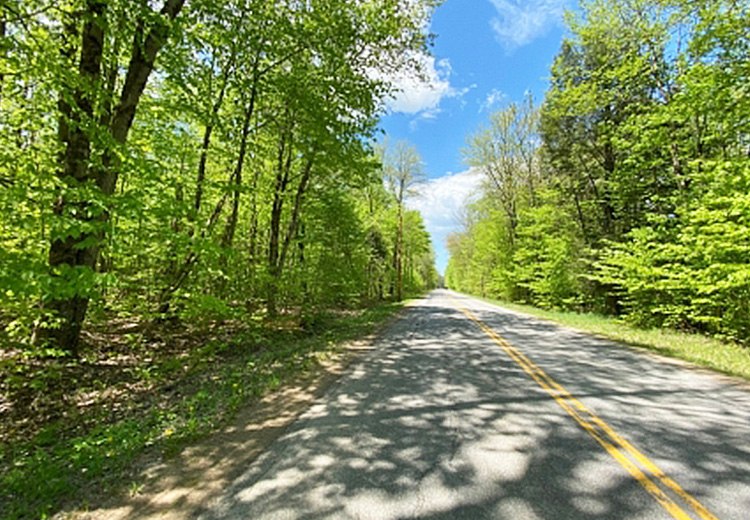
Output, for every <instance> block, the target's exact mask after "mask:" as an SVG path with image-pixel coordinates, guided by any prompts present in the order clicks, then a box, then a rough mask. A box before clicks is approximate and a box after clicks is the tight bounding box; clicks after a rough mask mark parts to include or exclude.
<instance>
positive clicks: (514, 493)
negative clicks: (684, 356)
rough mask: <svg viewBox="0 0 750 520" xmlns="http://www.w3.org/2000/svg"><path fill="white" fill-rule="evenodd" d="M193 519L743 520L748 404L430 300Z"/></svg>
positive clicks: (659, 367)
mask: <svg viewBox="0 0 750 520" xmlns="http://www.w3.org/2000/svg"><path fill="white" fill-rule="evenodd" d="M490 334H493V335H499V336H495V337H494V338H493V337H491V335H490ZM200 518H201V520H219V519H253V520H270V519H295V520H298V519H299V520H309V519H318V518H332V519H384V520H385V519H388V520H396V519H406V518H422V519H452V518H456V519H472V520H475V519H542V518H543V519H555V520H557V519H577V520H578V519H580V520H585V519H594V518H596V519H660V518H666V519H668V518H704V519H707V518H722V519H747V518H750V390H748V386H747V385H746V384H744V383H742V382H739V381H736V380H732V379H729V378H726V377H723V376H719V375H715V374H712V373H709V372H707V371H703V370H697V369H694V368H689V367H685V366H681V365H680V364H677V363H674V362H670V361H668V360H664V359H661V358H657V357H655V356H653V355H648V354H644V353H643V352H640V351H637V350H634V349H632V348H627V347H623V346H620V345H617V344H616V343H613V342H610V341H606V340H602V339H599V338H595V337H592V336H588V335H585V334H582V333H578V332H576V331H573V330H570V329H566V328H562V327H557V326H555V325H552V324H550V323H548V322H545V321H541V320H537V319H533V318H530V317H527V316H525V315H521V314H517V313H514V312H511V311H508V310H504V309H502V308H500V307H497V306H493V305H490V304H487V303H484V302H480V301H478V300H474V299H471V298H467V297H465V296H462V295H458V294H456V293H451V292H450V291H435V292H433V293H431V294H430V295H429V296H428V297H426V298H425V299H422V300H419V301H417V302H416V303H415V304H414V305H413V306H412V307H410V308H409V309H408V311H407V312H406V313H405V314H404V316H403V317H402V318H401V319H400V320H398V321H397V322H395V323H394V324H393V326H391V327H390V329H389V330H388V331H387V332H386V333H385V334H384V335H383V336H382V337H381V339H380V340H379V341H378V344H377V347H376V348H375V349H374V350H373V351H372V352H370V353H369V354H368V355H367V356H366V357H365V358H363V359H362V360H361V361H360V362H359V363H358V364H357V365H355V366H354V367H353V368H352V369H351V370H350V371H349V372H348V373H347V374H346V375H345V376H343V377H342V378H341V380H340V381H339V382H338V383H337V384H336V385H334V386H333V387H332V388H331V390H330V391H329V392H328V393H327V394H326V395H325V396H324V397H323V398H322V399H321V400H319V401H318V402H317V403H316V404H315V405H313V406H312V407H311V408H310V410H309V411H308V412H306V413H305V414H304V415H303V416H302V417H301V418H300V419H299V420H298V421H297V422H296V423H294V424H293V425H292V426H291V427H290V428H289V430H288V432H287V433H286V434H285V435H283V436H282V437H280V438H279V439H278V440H277V441H276V442H275V443H274V444H273V445H272V446H271V448H270V449H269V450H268V451H267V452H266V453H264V454H263V455H262V456H261V457H260V458H258V459H257V460H256V461H255V462H254V463H253V464H252V465H251V466H250V467H248V469H247V471H246V472H245V474H244V475H242V476H241V477H240V478H239V479H237V480H236V481H235V482H234V483H233V484H232V485H231V486H230V487H228V488H227V489H226V490H225V494H224V495H223V496H222V497H221V498H219V499H217V500H215V501H213V502H212V503H210V504H207V505H206V507H205V509H204V510H203V511H202V513H201V515H200Z"/></svg>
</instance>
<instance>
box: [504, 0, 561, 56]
mask: <svg viewBox="0 0 750 520" xmlns="http://www.w3.org/2000/svg"><path fill="white" fill-rule="evenodd" d="M490 2H492V5H494V6H495V10H496V11H497V17H495V18H493V19H492V20H490V25H492V29H493V30H494V31H495V36H496V37H497V39H498V41H499V42H500V43H501V44H502V45H503V46H504V47H505V48H506V50H507V51H512V50H514V49H516V48H518V47H522V46H524V45H526V44H528V43H531V42H532V41H534V40H535V39H536V38H538V37H539V36H543V35H544V34H545V33H546V32H547V31H548V30H549V29H550V28H551V27H553V26H554V25H555V24H559V23H561V22H562V17H563V13H564V11H565V6H566V5H568V4H570V3H571V0H490Z"/></svg>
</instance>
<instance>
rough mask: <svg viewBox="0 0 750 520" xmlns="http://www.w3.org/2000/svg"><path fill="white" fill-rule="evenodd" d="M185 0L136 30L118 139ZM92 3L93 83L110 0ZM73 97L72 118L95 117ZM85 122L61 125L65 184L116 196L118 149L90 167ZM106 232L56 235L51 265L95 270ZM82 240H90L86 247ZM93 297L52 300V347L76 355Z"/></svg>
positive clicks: (117, 120)
mask: <svg viewBox="0 0 750 520" xmlns="http://www.w3.org/2000/svg"><path fill="white" fill-rule="evenodd" d="M184 3H185V0H166V2H165V3H164V6H163V7H162V9H161V12H160V15H161V17H160V18H159V19H157V20H156V21H155V22H154V25H153V26H152V27H151V29H150V30H149V31H148V33H147V34H146V36H145V38H144V39H143V41H141V38H142V36H143V33H144V31H145V23H144V22H143V21H141V22H140V23H139V30H137V31H136V35H135V41H134V44H133V52H132V55H131V59H130V63H129V65H128V71H127V74H126V77H125V83H124V85H123V88H122V92H121V95H120V100H119V102H118V104H117V107H116V108H115V111H114V114H113V115H112V118H111V124H110V126H109V128H108V129H107V130H108V132H109V134H110V135H111V137H112V138H113V140H114V141H115V142H116V143H119V144H124V143H125V142H126V141H127V137H128V133H129V131H130V128H131V126H132V124H133V119H134V117H135V112H136V109H137V107H138V103H139V101H140V98H141V95H142V94H143V91H144V89H145V87H146V83H147V82H148V78H149V76H150V74H151V72H152V71H153V68H154V61H155V59H156V55H157V53H158V52H159V50H160V49H161V48H162V47H163V46H164V44H165V43H166V40H167V36H168V34H169V21H170V20H173V19H174V18H175V17H176V16H177V14H178V13H179V12H180V10H181V9H182V7H183V5H184ZM87 6H88V12H89V14H90V15H91V16H92V18H91V19H90V20H88V21H87V22H86V24H85V26H84V29H83V33H82V38H81V43H82V45H81V58H80V66H79V74H80V75H81V76H82V77H84V78H86V79H87V81H86V82H85V84H87V85H90V86H94V85H96V84H97V82H98V81H99V79H100V75H101V70H100V69H101V59H102V54H103V44H104V32H103V27H105V23H104V20H103V19H102V17H103V13H104V10H105V8H106V6H107V2H106V1H102V0H89V1H88V2H87ZM73 99H74V100H75V102H76V104H77V105H78V109H79V110H78V111H77V112H76V111H72V110H71V112H70V113H71V114H72V115H71V120H75V121H76V122H82V119H81V117H82V116H83V117H85V118H89V119H90V118H91V116H92V115H93V112H94V111H93V106H92V102H91V100H90V99H89V93H86V92H80V91H78V92H75V93H74V96H73ZM60 108H61V117H63V118H64V117H65V111H66V107H65V106H64V103H61V106H60ZM85 126H88V125H78V124H77V125H73V126H71V125H68V124H67V123H66V124H64V125H63V126H61V128H60V130H59V132H60V136H61V138H62V139H64V141H63V145H64V146H65V154H64V157H63V159H62V172H61V173H60V176H61V179H62V180H63V181H64V182H65V183H71V182H72V183H74V184H75V183H80V182H85V181H87V180H94V181H95V182H96V185H97V187H98V188H99V190H100V191H101V192H102V193H103V194H105V195H111V194H113V193H114V190H115V185H116V183H117V170H116V168H115V166H116V164H117V159H116V158H117V155H116V152H115V150H114V149H107V150H104V151H103V155H102V167H101V169H98V170H95V171H89V168H88V158H89V157H90V155H91V142H90V140H89V137H88V136H87V135H86V133H85V132H86V131H85V130H84V127H85ZM66 134H67V135H66ZM67 205H69V204H68V203H66V201H65V200H63V199H59V200H58V201H57V203H56V208H55V212H56V213H58V214H60V213H62V212H63V211H64V210H65V207H66V206H67ZM82 209H84V208H82ZM74 218H76V219H79V220H81V219H87V220H91V217H87V216H86V211H79V212H78V213H77V214H76V215H75V216H74ZM94 218H95V220H97V221H99V222H101V224H102V227H103V225H104V223H105V222H106V220H107V219H108V215H107V214H106V213H103V214H100V215H98V216H96V217H94ZM102 236H103V232H102V231H101V230H98V231H96V232H89V233H87V234H84V235H82V236H80V237H78V238H73V237H64V238H61V239H56V240H54V241H53V242H52V244H51V246H50V254H49V264H50V267H51V268H52V271H53V272H56V271H58V270H59V269H61V268H63V266H68V268H72V269H73V270H76V269H78V268H84V269H91V270H93V269H94V267H95V266H96V263H97V259H98V256H99V247H100V244H101V240H102ZM82 242H85V243H86V244H87V245H85V246H81V245H80V244H81V243H82ZM88 301H89V299H88V296H81V295H75V296H72V297H65V298H55V299H52V300H51V301H50V302H48V304H47V308H48V310H50V311H52V312H53V313H54V314H55V315H56V316H57V317H58V318H59V319H60V323H59V324H58V325H59V326H57V327H55V328H50V329H46V331H45V334H44V336H46V338H47V339H48V340H49V341H50V343H51V344H52V345H53V346H56V347H59V348H61V349H63V350H65V351H66V352H68V353H70V354H72V355H77V353H78V342H79V337H80V331H81V327H82V325H83V320H84V318H85V317H86V309H87V307H88Z"/></svg>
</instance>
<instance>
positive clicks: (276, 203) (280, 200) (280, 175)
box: [266, 129, 293, 317]
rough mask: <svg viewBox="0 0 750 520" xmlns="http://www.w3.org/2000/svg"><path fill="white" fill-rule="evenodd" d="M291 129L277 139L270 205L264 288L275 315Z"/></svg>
mask: <svg viewBox="0 0 750 520" xmlns="http://www.w3.org/2000/svg"><path fill="white" fill-rule="evenodd" d="M291 132H292V131H291V129H289V130H286V131H284V133H283V134H282V135H281V139H280V140H279V155H278V166H277V169H276V183H275V186H274V196H273V206H272V207H271V229H270V231H271V234H270V237H269V244H268V274H269V279H268V285H267V288H266V289H267V290H266V295H267V303H266V306H267V309H268V315H269V316H271V317H274V316H276V314H277V308H276V297H277V292H278V280H279V277H280V275H281V269H280V266H279V255H280V248H279V245H280V244H279V241H280V235H281V214H282V211H283V209H284V197H285V192H286V188H287V185H288V184H289V171H290V169H291V165H292V151H293V150H292V148H293V147H292V143H291V140H292V138H291Z"/></svg>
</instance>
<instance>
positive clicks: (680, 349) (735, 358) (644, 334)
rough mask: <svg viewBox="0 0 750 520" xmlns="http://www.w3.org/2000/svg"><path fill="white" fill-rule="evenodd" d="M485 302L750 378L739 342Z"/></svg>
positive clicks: (746, 352) (749, 362)
mask: <svg viewBox="0 0 750 520" xmlns="http://www.w3.org/2000/svg"><path fill="white" fill-rule="evenodd" d="M484 301H487V302H489V303H493V304H497V305H500V306H501V307H506V308H508V309H511V310H515V311H518V312H523V313H526V314H530V315H532V316H536V317H538V318H543V319H545V320H549V321H552V322H555V323H559V324H561V325H566V326H568V327H573V328H576V329H579V330H582V331H585V332H590V333H594V334H598V335H600V336H604V337H607V338H609V339H613V340H617V341H621V342H623V343H627V344H629V345H633V346H636V347H642V348H646V349H648V350H651V351H654V352H657V353H659V354H662V355H665V356H669V357H674V358H679V359H682V360H685V361H689V362H691V363H694V364H696V365H700V366H703V367H707V368H711V369H713V370H716V371H718V372H722V373H724V374H728V375H732V376H738V377H742V378H744V379H748V380H750V349H749V348H747V347H743V346H741V345H738V344H737V343H731V342H727V341H722V340H720V339H717V338H712V337H709V336H703V335H700V334H691V333H686V332H680V331H676V330H671V329H642V328H638V327H634V326H632V325H629V324H627V323H625V322H623V321H622V320H621V319H618V318H613V317H608V316H600V315H596V314H582V313H576V312H563V311H554V310H545V309H540V308H537V307H532V306H530V305H520V304H517V303H508V302H504V301H499V300H492V299H486V298H484Z"/></svg>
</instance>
